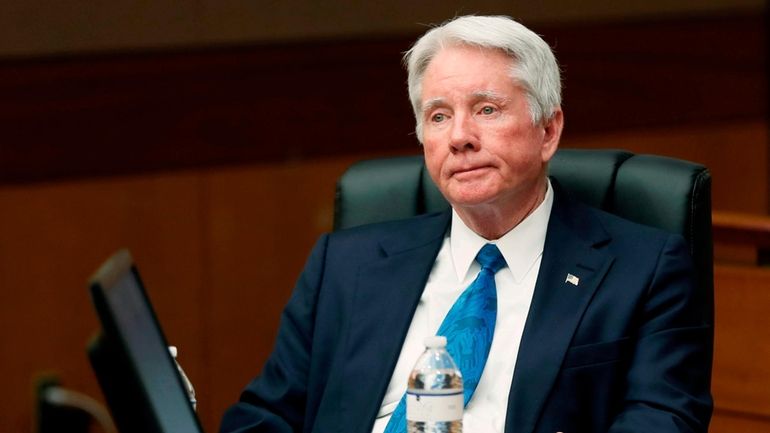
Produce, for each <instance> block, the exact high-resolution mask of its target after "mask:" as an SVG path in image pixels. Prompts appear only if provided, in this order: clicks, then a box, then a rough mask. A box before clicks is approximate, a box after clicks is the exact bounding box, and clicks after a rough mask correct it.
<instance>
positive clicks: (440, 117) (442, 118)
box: [430, 113, 446, 123]
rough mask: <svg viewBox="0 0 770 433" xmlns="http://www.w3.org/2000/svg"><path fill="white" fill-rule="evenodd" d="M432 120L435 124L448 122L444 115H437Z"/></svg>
mask: <svg viewBox="0 0 770 433" xmlns="http://www.w3.org/2000/svg"><path fill="white" fill-rule="evenodd" d="M430 120H431V121H432V122H434V123H441V122H443V121H445V120H446V115H445V114H444V113H436V114H434V115H433V116H431V118H430Z"/></svg>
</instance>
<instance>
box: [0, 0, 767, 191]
mask: <svg viewBox="0 0 770 433" xmlns="http://www.w3.org/2000/svg"><path fill="white" fill-rule="evenodd" d="M533 27H534V28H535V30H536V31H538V32H539V33H541V34H543V35H544V37H545V38H546V39H547V40H548V41H549V42H551V43H552V44H553V45H554V46H555V50H556V52H557V56H558V57H559V58H560V61H561V63H562V65H563V69H564V76H565V104H564V105H565V109H566V113H567V130H566V137H565V138H569V137H570V136H579V135H581V134H586V133H599V132H607V131H614V130H622V129H627V128H643V127H651V126H654V127H660V126H671V125H681V124H701V123H713V122H720V121H734V120H736V119H757V118H760V119H764V116H765V112H766V105H767V104H766V93H767V92H766V90H765V89H766V84H765V80H766V76H765V66H764V62H765V53H766V50H765V48H764V45H765V44H764V42H765V39H764V31H765V30H764V21H763V19H762V17H761V16H760V15H759V14H756V15H746V14H742V15H732V16H711V17H683V18H678V19H674V18H668V19H660V20H650V21H644V22H641V21H637V22H611V23H582V24H569V25H566V24H565V25H549V26H545V25H543V26H537V25H536V26H533ZM413 39H414V38H413V37H399V38H391V39H387V40H385V39H378V40H374V39H368V40H355V41H354V40H327V41H315V42H304V43H292V44H288V43H284V44H272V45H255V46H246V47H219V48H207V49H196V50H178V51H175V52H145V53H112V54H101V55H88V56H77V57H59V58H47V59H6V60H4V61H0V95H2V97H0V129H2V131H3V133H2V142H0V183H16V182H29V181H38V180H50V179H57V178H62V177H83V176H102V175H112V174H124V173H136V172H145V171H153V170H167V169H176V168H187V167H205V166H217V165H226V164H239V163H244V162H260V161H265V162H269V161H281V160H283V161H285V160H297V159H307V158H313V157H318V156H332V155H341V154H349V153H352V152H381V151H385V150H403V151H408V150H410V149H411V150H415V146H416V140H415V139H414V137H413V135H412V127H413V121H412V115H411V110H410V107H409V104H408V102H407V97H406V89H405V84H404V83H405V80H406V77H405V72H404V71H403V70H402V67H401V65H400V58H401V52H402V51H404V50H405V49H407V48H408V46H409V45H410V43H411V41H412V40H413Z"/></svg>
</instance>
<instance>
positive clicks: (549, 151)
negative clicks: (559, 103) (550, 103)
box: [540, 107, 564, 163]
mask: <svg viewBox="0 0 770 433" xmlns="http://www.w3.org/2000/svg"><path fill="white" fill-rule="evenodd" d="M563 128H564V113H563V112H562V111H561V107H556V109H555V110H554V112H553V116H552V117H551V119H550V120H549V121H548V122H547V123H546V124H545V125H543V147H542V149H541V151H540V152H541V153H540V155H541V157H542V159H543V162H544V163H548V161H550V160H551V157H553V154H554V153H556V149H558V148H559V140H561V131H562V129H563Z"/></svg>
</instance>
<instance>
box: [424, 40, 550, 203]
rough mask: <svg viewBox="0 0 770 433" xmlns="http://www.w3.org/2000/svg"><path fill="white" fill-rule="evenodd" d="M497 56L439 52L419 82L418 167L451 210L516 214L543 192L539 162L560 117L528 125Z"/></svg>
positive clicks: (464, 50)
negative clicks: (424, 170)
mask: <svg viewBox="0 0 770 433" xmlns="http://www.w3.org/2000/svg"><path fill="white" fill-rule="evenodd" d="M511 67H512V60H511V58H510V57H508V56H507V55H505V54H504V53H502V52H501V51H497V50H489V49H483V48H477V47H468V46H450V47H446V48H443V49H442V50H441V51H440V52H439V53H438V54H437V55H436V57H434V59H433V60H432V61H431V62H430V64H429V65H428V68H427V69H426V71H425V75H424V76H423V82H422V97H421V104H422V120H423V137H422V138H423V145H424V152H425V163H426V166H427V168H428V171H429V173H430V175H431V177H432V178H433V181H434V182H435V183H436V185H438V187H439V189H440V190H441V192H442V193H443V194H444V196H445V197H446V198H447V200H448V201H449V202H450V203H451V204H452V205H453V206H454V207H455V208H456V209H458V210H460V209H469V210H470V209H472V208H474V207H479V206H481V207H483V206H490V209H497V210H504V209H511V208H513V209H516V208H517V207H521V206H526V205H527V203H530V202H531V201H532V200H535V199H536V198H535V197H536V196H537V195H538V194H540V193H542V191H544V183H543V176H544V171H545V167H546V164H547V162H548V161H549V160H550V159H551V156H552V155H553V153H554V152H555V151H556V147H557V145H558V141H559V136H560V134H561V125H562V124H561V122H562V117H561V111H560V110H559V111H558V112H557V113H556V116H554V120H552V121H550V122H549V123H548V124H547V125H533V124H532V119H531V117H530V113H529V104H528V102H527V95H526V93H525V92H524V91H523V89H521V88H520V87H519V86H518V85H516V84H515V83H514V81H513V80H512V79H511V76H510V70H511Z"/></svg>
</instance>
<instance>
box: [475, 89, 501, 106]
mask: <svg viewBox="0 0 770 433" xmlns="http://www.w3.org/2000/svg"><path fill="white" fill-rule="evenodd" d="M471 96H472V97H473V99H474V100H475V101H492V102H496V103H498V104H504V103H506V102H508V100H509V98H507V97H505V96H503V95H501V94H499V93H497V92H493V91H491V90H481V91H478V92H473V93H472V94H471Z"/></svg>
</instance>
